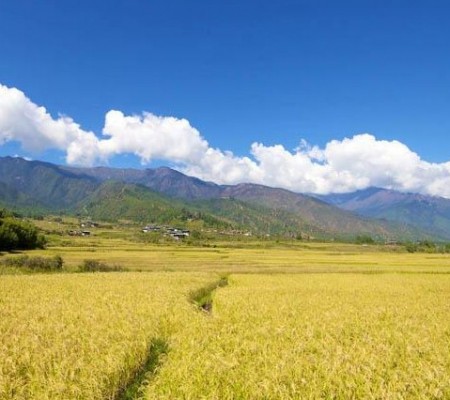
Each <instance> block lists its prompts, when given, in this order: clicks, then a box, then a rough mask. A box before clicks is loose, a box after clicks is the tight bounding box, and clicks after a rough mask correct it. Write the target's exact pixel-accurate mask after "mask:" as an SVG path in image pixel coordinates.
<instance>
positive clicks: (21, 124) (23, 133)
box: [0, 85, 98, 164]
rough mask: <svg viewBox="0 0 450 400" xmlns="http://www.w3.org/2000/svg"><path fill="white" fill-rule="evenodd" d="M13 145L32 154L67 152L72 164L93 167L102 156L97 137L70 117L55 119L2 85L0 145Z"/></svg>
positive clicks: (16, 90) (41, 108)
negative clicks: (50, 150)
mask: <svg viewBox="0 0 450 400" xmlns="http://www.w3.org/2000/svg"><path fill="white" fill-rule="evenodd" d="M9 141H18V142H20V143H21V145H22V147H23V148H24V149H25V150H27V151H30V152H40V151H43V150H45V149H48V148H54V149H59V150H66V151H67V161H68V162H69V163H73V162H80V163H85V164H89V163H92V162H93V161H94V159H95V156H96V154H97V153H98V150H97V149H95V146H96V144H97V138H96V136H95V135H94V133H92V132H87V131H84V130H82V129H81V128H80V125H78V124H77V123H75V122H74V121H73V120H72V119H71V118H69V117H66V116H60V117H59V118H57V119H54V118H52V116H51V115H50V114H49V113H48V112H47V110H46V109H45V108H44V107H39V106H37V105H36V104H34V103H33V102H32V101H31V100H30V99H28V98H27V97H26V96H25V94H24V93H23V92H21V91H20V90H18V89H15V88H8V87H6V86H3V85H0V145H1V144H3V143H6V142H9Z"/></svg>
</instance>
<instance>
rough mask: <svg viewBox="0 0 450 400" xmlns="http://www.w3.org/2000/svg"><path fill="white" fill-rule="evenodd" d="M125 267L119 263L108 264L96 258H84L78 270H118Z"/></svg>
mask: <svg viewBox="0 0 450 400" xmlns="http://www.w3.org/2000/svg"><path fill="white" fill-rule="evenodd" d="M124 270H125V269H124V268H123V267H122V266H121V265H109V264H106V263H104V262H101V261H98V260H84V261H83V264H82V265H81V266H80V268H79V271H80V272H118V271H124Z"/></svg>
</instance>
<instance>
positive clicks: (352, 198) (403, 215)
mask: <svg viewBox="0 0 450 400" xmlns="http://www.w3.org/2000/svg"><path fill="white" fill-rule="evenodd" d="M317 197H318V198H320V199H321V200H323V201H326V202H328V203H329V204H332V205H335V206H337V207H340V208H342V209H344V210H348V211H351V212H355V213H358V214H359V215H362V216H366V217H370V218H383V219H386V220H389V221H393V222H400V223H405V224H408V225H410V226H415V227H417V228H418V229H423V230H427V231H429V232H433V233H434V234H435V235H437V236H441V237H444V238H446V239H450V200H449V199H445V198H442V197H434V196H425V195H421V194H417V193H403V192H398V191H395V190H389V189H381V188H374V187H372V188H368V189H365V190H359V191H356V192H352V193H344V194H330V195H325V196H317Z"/></svg>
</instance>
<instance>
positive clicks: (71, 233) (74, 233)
mask: <svg viewBox="0 0 450 400" xmlns="http://www.w3.org/2000/svg"><path fill="white" fill-rule="evenodd" d="M90 235H91V231H76V230H72V231H69V236H90Z"/></svg>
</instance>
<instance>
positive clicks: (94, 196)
mask: <svg viewBox="0 0 450 400" xmlns="http://www.w3.org/2000/svg"><path fill="white" fill-rule="evenodd" d="M0 182H1V183H3V184H4V185H5V187H7V188H8V191H9V192H10V191H11V190H15V191H16V192H15V196H16V197H15V198H17V199H19V197H20V196H19V195H23V196H26V198H27V199H29V198H31V199H33V201H36V202H37V203H38V204H41V205H43V206H45V207H47V208H48V209H51V210H70V211H71V212H75V211H78V212H80V210H81V211H83V212H89V213H90V214H91V215H93V216H94V217H96V218H100V217H101V218H107V217H109V218H116V219H117V218H119V217H123V218H130V219H135V220H140V221H144V220H146V221H148V222H151V221H150V219H152V218H153V219H155V220H156V219H158V218H160V217H161V216H166V217H164V218H169V216H173V217H174V218H175V217H176V218H178V217H180V216H181V217H183V216H184V217H185V216H186V215H200V216H201V217H202V218H203V220H204V221H209V222H208V223H211V224H222V223H223V224H225V225H226V226H235V227H239V228H248V229H252V230H255V231H256V232H259V233H276V234H285V235H286V234H288V235H298V234H303V233H305V234H306V235H312V236H321V237H328V238H331V237H336V238H350V237H354V236H356V235H361V234H368V235H371V236H374V237H378V238H380V239H381V238H386V239H388V238H389V239H396V238H397V239H399V238H402V239H414V238H430V237H433V232H430V231H427V230H423V229H422V230H420V229H418V228H414V227H411V226H409V225H408V224H405V223H403V222H401V223H392V222H388V221H383V220H375V219H371V218H368V217H361V216H358V215H355V214H354V213H352V212H350V211H347V210H341V209H340V208H338V207H336V206H334V205H330V204H328V203H327V202H325V201H323V200H322V199H317V198H313V197H311V196H308V195H304V194H298V193H294V192H290V191H288V190H284V189H277V188H270V187H267V186H263V185H256V184H249V183H243V184H238V185H218V184H215V183H212V182H204V181H202V180H200V179H198V178H193V177H189V176H186V175H184V174H182V173H180V172H178V171H175V170H172V169H170V168H167V167H161V168H156V169H143V170H136V169H120V168H107V167H97V168H73V167H66V166H58V165H54V164H50V163H45V162H40V161H26V160H23V159H20V158H13V157H4V158H0ZM112 182H115V183H112ZM0 190H1V187H0ZM18 196H19V197H18ZM1 199H2V198H1V194H0V201H1ZM21 202H22V200H17V203H16V206H21ZM158 213H159V214H158Z"/></svg>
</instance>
